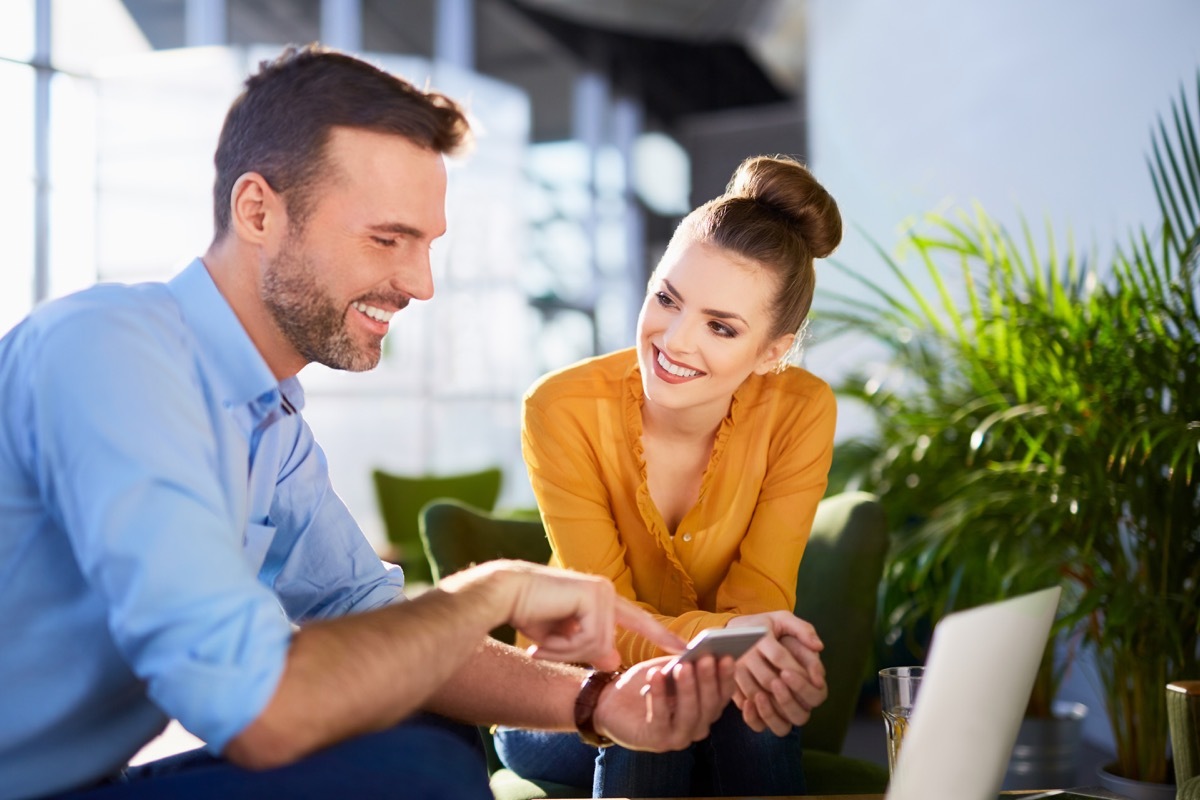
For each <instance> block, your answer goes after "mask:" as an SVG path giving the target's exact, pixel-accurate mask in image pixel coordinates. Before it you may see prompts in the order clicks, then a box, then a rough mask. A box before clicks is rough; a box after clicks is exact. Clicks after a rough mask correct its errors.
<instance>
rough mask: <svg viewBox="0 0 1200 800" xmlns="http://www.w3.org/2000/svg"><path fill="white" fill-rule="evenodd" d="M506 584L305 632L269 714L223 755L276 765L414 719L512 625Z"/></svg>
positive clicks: (489, 582)
mask: <svg viewBox="0 0 1200 800" xmlns="http://www.w3.org/2000/svg"><path fill="white" fill-rule="evenodd" d="M501 580H503V578H502V577H496V576H494V577H491V578H486V579H484V580H481V581H479V582H477V583H473V584H470V585H468V586H465V587H461V588H460V589H459V590H458V591H455V592H453V593H450V592H445V591H442V590H440V589H432V590H430V591H429V592H426V593H425V594H423V595H421V596H420V597H418V598H416V599H414V600H412V601H409V602H407V603H402V604H400V605H395V606H389V607H387V608H383V609H379V610H376V611H370V612H366V613H363V614H356V615H352V616H349V617H343V618H340V619H336V620H328V621H322V622H317V623H313V624H311V625H309V626H307V627H305V628H303V629H301V630H300V631H299V632H298V633H297V634H296V635H295V637H294V638H293V641H292V646H291V648H290V649H289V653H288V660H287V665H286V667H285V669H284V675H283V678H282V679H281V680H280V683H279V686H278V687H277V688H276V691H275V694H274V696H273V697H272V699H271V701H270V702H269V703H268V705H267V708H266V709H265V710H264V711H263V713H262V714H260V715H259V717H258V719H256V720H255V721H254V722H253V723H251V724H250V725H249V726H248V727H247V728H246V729H245V730H243V731H242V733H241V734H239V735H238V736H237V737H236V738H235V739H234V740H233V741H232V742H230V744H229V746H228V747H227V748H226V755H227V756H228V757H229V758H230V759H231V760H233V761H234V762H236V763H241V764H245V765H247V766H260V767H268V766H275V765H278V764H284V763H288V762H290V761H292V760H294V759H296V758H299V757H301V756H303V755H305V754H307V753H309V752H312V751H313V750H316V749H318V748H320V747H324V746H326V745H328V744H332V743H333V742H337V741H341V740H342V739H345V738H347V737H349V736H353V735H357V734H360V733H364V732H367V731H372V730H380V729H383V728H386V727H388V726H390V725H393V724H395V723H396V722H398V721H399V720H401V719H403V718H404V717H406V716H408V715H409V714H411V713H412V712H414V711H415V710H417V709H418V708H420V707H422V706H423V705H425V704H426V703H428V701H429V699H430V697H431V695H433V693H434V691H435V689H437V688H438V687H440V686H442V685H443V684H444V683H445V682H446V681H447V680H448V679H449V678H450V677H451V676H452V675H454V674H455V673H456V672H458V671H459V670H461V669H462V668H463V666H464V665H465V664H467V663H468V662H469V661H471V660H472V657H473V656H474V654H475V653H476V652H477V651H478V650H479V649H480V648H481V646H482V642H483V640H484V638H486V635H487V632H488V631H489V630H491V629H492V628H493V627H495V626H496V625H498V624H500V623H502V622H504V621H505V618H506V617H507V610H506V608H505V607H504V604H503V602H502V601H501V599H500V598H501V596H502V592H501V591H499V590H498V588H497V586H496V584H497V583H498V582H499V581H501Z"/></svg>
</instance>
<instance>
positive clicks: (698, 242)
mask: <svg viewBox="0 0 1200 800" xmlns="http://www.w3.org/2000/svg"><path fill="white" fill-rule="evenodd" d="M840 239H841V217H840V215H839V214H838V210H837V204H836V203H835V202H834V200H833V198H832V197H830V196H829V194H828V193H827V192H826V191H825V190H824V188H822V187H821V185H820V184H818V183H817V181H816V180H815V179H814V178H813V177H812V175H811V174H810V173H809V172H808V171H807V170H806V169H805V168H804V167H803V166H802V165H801V164H799V163H797V162H795V161H793V160H790V159H786V158H767V157H757V158H751V159H748V160H747V161H745V162H743V163H742V164H741V166H739V167H738V170H737V172H736V173H735V174H734V176H733V179H732V181H731V182H730V184H729V188H728V189H727V191H726V192H725V194H724V195H722V196H721V197H718V198H716V199H715V200H712V201H710V202H709V203H706V204H705V205H703V206H701V207H700V208H698V209H696V210H695V211H693V212H692V213H691V214H689V215H688V216H687V218H685V219H684V221H683V222H682V223H681V224H680V225H679V227H678V229H677V230H676V231H675V234H674V236H673V237H672V239H671V242H670V245H669V246H668V248H667V251H666V253H665V254H664V255H663V258H662V260H661V261H660V262H659V264H658V267H657V269H656V270H655V272H654V275H653V276H652V277H651V279H650V284H649V290H648V292H647V296H646V300H645V303H644V305H643V307H642V311H641V314H640V315H639V317H638V326H637V344H636V346H635V347H634V348H632V349H629V350H623V351H619V352H616V353H611V354H609V355H606V356H601V357H598V358H594V359H589V360H586V361H583V362H581V363H579V364H576V365H574V366H571V367H568V368H566V369H564V370H561V371H559V372H557V373H553V374H551V375H548V376H546V377H544V378H543V379H541V380H540V381H539V382H538V383H537V384H535V385H534V387H533V388H532V389H531V390H530V392H529V393H528V395H527V396H526V399H525V409H524V420H523V427H522V431H523V433H522V436H523V448H524V453H525V458H526V462H527V465H528V468H529V474H530V478H531V480H532V483H533V489H534V493H535V494H536V496H537V500H538V506H539V507H540V508H541V511H542V517H543V520H544V521H545V524H546V531H547V534H548V536H549V538H550V543H551V545H552V547H553V550H554V556H553V560H552V563H556V564H560V565H563V566H567V567H571V568H573V569H578V570H581V571H584V572H589V573H594V574H598V575H604V576H607V577H608V578H610V579H611V580H612V581H613V583H614V584H615V585H616V587H617V589H618V591H620V592H621V593H622V594H623V595H625V596H626V597H629V598H631V599H634V600H636V601H637V602H638V603H639V604H641V605H642V606H643V607H644V608H646V609H648V610H649V611H651V612H652V613H654V614H655V615H657V616H658V617H659V619H660V620H661V621H662V622H663V623H664V624H666V625H667V626H668V627H670V628H671V629H672V630H673V631H675V632H676V633H677V634H679V635H680V636H681V637H682V638H684V639H690V638H691V637H692V636H694V635H695V634H697V633H698V632H700V631H701V630H704V629H706V628H720V627H736V626H741V625H765V626H767V627H768V628H769V630H770V635H768V636H766V637H764V638H763V639H762V640H760V641H759V643H758V644H757V645H755V647H754V649H752V650H751V651H750V652H749V653H748V654H747V655H746V656H744V657H742V658H741V659H739V661H738V666H737V682H738V691H737V694H736V695H735V698H734V699H735V703H734V704H731V705H730V707H729V708H728V709H727V710H726V713H725V715H724V716H723V717H722V718H721V719H720V720H718V722H717V723H716V724H714V726H713V727H712V730H711V732H710V736H709V738H708V739H707V740H705V741H703V742H699V743H697V744H694V745H692V746H691V747H690V748H689V749H687V750H684V751H682V752H677V753H665V754H647V753H636V752H632V751H628V750H624V749H622V748H619V747H611V748H604V749H600V750H599V751H598V752H597V749H596V748H594V747H588V746H586V745H584V744H583V743H582V742H581V741H579V740H578V738H576V737H574V736H572V735H567V734H549V733H543V732H534V731H523V730H514V729H501V730H500V731H499V732H498V734H497V747H498V750H499V752H500V755H501V758H502V759H503V760H504V761H505V763H506V764H507V765H508V766H509V767H511V768H512V769H514V770H515V771H517V772H518V773H519V774H521V775H522V776H524V777H527V778H539V779H544V780H554V781H558V782H563V783H570V784H574V785H587V783H589V782H590V783H592V785H593V793H594V795H595V796H597V797H612V796H658V797H666V796H679V795H689V794H706V795H727V794H800V793H803V791H804V778H803V772H802V769H801V764H800V743H799V741H800V740H799V737H800V731H799V728H798V727H797V726H798V725H801V724H803V723H804V722H805V721H807V719H808V714H809V712H810V711H811V710H812V707H813V706H815V705H816V704H818V703H820V702H821V701H822V700H824V698H825V694H826V689H825V683H824V670H823V668H822V667H821V664H820V658H819V655H818V651H819V650H820V648H821V643H820V640H819V638H818V637H817V636H816V634H815V632H814V631H813V630H812V627H811V626H809V625H808V624H807V623H805V622H803V621H802V620H799V619H798V618H796V617H795V616H794V615H793V614H792V608H793V607H794V605H795V599H796V598H795V586H796V573H797V571H798V569H799V564H800V557H801V555H802V553H803V552H804V547H805V544H806V543H807V540H808V535H809V532H810V530H811V527H812V521H813V516H814V515H815V513H816V507H817V502H818V501H819V500H820V499H821V496H822V495H823V494H824V491H825V486H826V483H827V475H828V471H829V464H830V459H831V456H832V450H833V430H834V419H835V406H834V399H833V393H832V392H831V391H830V389H829V387H828V385H826V384H825V383H824V382H823V381H821V380H820V379H818V378H816V377H815V376H813V375H812V374H810V373H808V372H806V371H804V370H802V369H800V368H798V367H794V366H788V363H787V357H788V355H789V354H790V353H791V352H792V351H793V350H794V349H796V347H797V345H798V343H799V336H800V334H801V332H802V328H803V324H804V321H805V319H806V317H807V315H808V310H809V307H810V305H811V303H812V295H813V288H814V283H815V274H814V269H813V259H814V258H821V257H824V256H826V255H828V254H829V253H830V252H832V251H833V249H834V247H836V246H837V244H838V242H839V241H840ZM617 649H618V651H619V653H620V656H621V660H622V664H623V665H625V666H629V665H631V664H635V663H637V662H640V661H644V660H646V659H649V658H653V657H656V656H660V655H663V653H662V651H661V650H659V649H658V648H657V647H656V646H655V645H654V644H653V643H651V642H649V641H647V640H646V639H644V638H643V637H641V636H639V635H637V634H634V633H631V632H628V631H618V635H617ZM593 768H594V769H593Z"/></svg>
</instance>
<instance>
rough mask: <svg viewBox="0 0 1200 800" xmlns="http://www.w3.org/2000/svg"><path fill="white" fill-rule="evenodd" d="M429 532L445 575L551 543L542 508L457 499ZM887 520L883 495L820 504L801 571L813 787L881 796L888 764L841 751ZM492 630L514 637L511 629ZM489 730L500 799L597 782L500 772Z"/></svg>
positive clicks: (533, 554)
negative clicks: (815, 653)
mask: <svg viewBox="0 0 1200 800" xmlns="http://www.w3.org/2000/svg"><path fill="white" fill-rule="evenodd" d="M420 535H421V538H422V540H423V541H424V544H425V550H426V553H427V555H428V558H429V560H430V562H431V563H432V564H433V568H434V571H435V574H436V577H437V578H439V579H440V578H441V577H443V576H445V575H449V574H450V573H453V572H457V571H458V570H460V569H464V568H465V567H468V566H470V565H471V564H473V563H478V562H482V561H488V560H491V559H495V558H519V559H523V560H526V561H537V562H545V561H546V560H547V559H548V558H549V557H550V545H549V543H548V542H547V541H546V535H545V530H544V529H543V528H542V524H541V520H540V518H539V517H537V516H536V515H529V516H526V517H524V518H513V517H507V518H500V517H496V516H493V515H491V514H488V513H484V512H482V511H480V510H478V509H472V508H471V507H469V506H467V505H465V504H462V503H456V502H452V501H434V502H431V503H429V504H428V505H426V506H425V507H424V508H423V509H422V511H421V525H420ZM887 546H888V536H887V525H886V521H885V519H884V515H883V509H882V507H881V506H880V504H879V501H878V500H877V499H876V498H875V496H874V495H871V494H867V493H865V492H848V493H845V494H840V495H835V496H833V497H828V498H826V499H824V500H822V501H821V504H820V505H819V506H818V508H817V516H816V520H815V521H814V523H813V530H812V536H811V537H810V539H809V542H808V548H807V550H806V551H805V554H804V558H803V560H802V562H801V565H800V574H799V576H798V577H797V581H796V583H797V596H796V613H797V614H798V615H799V616H801V617H803V618H804V619H806V620H808V621H809V622H811V623H812V624H813V625H814V626H815V627H816V629H817V632H818V633H819V634H820V635H821V639H822V640H823V641H824V643H825V651H824V652H823V653H822V655H821V658H822V661H823V662H824V664H825V668H826V679H827V682H828V684H829V697H828V699H827V700H826V701H825V703H823V704H822V705H821V706H820V707H818V708H817V709H816V710H815V711H814V712H813V715H812V718H811V719H810V720H809V722H808V724H807V725H806V726H805V728H804V737H803V741H804V771H805V776H806V778H807V781H808V791H809V792H810V793H811V794H870V793H881V792H883V791H884V790H885V789H886V787H887V779H888V774H887V769H886V768H885V767H881V766H879V765H877V764H873V763H871V762H867V761H863V760H860V759H855V758H850V757H848V756H843V755H841V749H842V744H843V742H844V741H845V738H846V731H847V729H848V728H849V725H850V721H851V719H852V718H853V716H854V711H855V708H856V706H857V702H858V695H859V691H860V689H861V688H862V685H863V682H864V679H865V678H866V672H867V668H868V662H869V659H870V654H871V648H872V641H873V639H872V634H873V632H874V624H875V598H876V589H877V587H878V584H879V579H880V577H881V575H882V574H883V559H884V555H885V553H886V551H887ZM493 635H494V636H496V637H497V638H499V639H501V640H502V641H508V642H511V641H512V630H511V629H510V628H504V629H497V630H496V631H493ZM490 738H491V737H490V736H485V737H484V743H485V746H486V749H487V750H488V758H489V766H490V767H491V768H492V770H493V774H492V790H493V792H494V793H495V794H496V797H497V798H498V799H499V800H527V799H528V798H540V797H586V796H588V795H589V794H590V789H587V788H583V787H570V786H562V785H559V784H551V783H548V782H543V781H530V780H526V779H524V778H521V777H520V776H518V775H516V774H515V773H513V772H511V771H510V770H506V769H501V768H500V766H501V765H500V764H499V762H498V761H497V760H496V759H495V752H494V751H493V750H492V749H491V741H490Z"/></svg>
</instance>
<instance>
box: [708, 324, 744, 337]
mask: <svg viewBox="0 0 1200 800" xmlns="http://www.w3.org/2000/svg"><path fill="white" fill-rule="evenodd" d="M708 327H709V328H711V329H712V331H713V333H715V334H717V335H718V336H724V337H725V338H726V339H732V338H733V337H735V336H737V331H735V330H734V329H733V328H731V327H729V326H728V325H726V324H724V323H722V322H710V323H708Z"/></svg>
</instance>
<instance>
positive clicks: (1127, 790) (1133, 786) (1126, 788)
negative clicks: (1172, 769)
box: [1096, 761, 1176, 800]
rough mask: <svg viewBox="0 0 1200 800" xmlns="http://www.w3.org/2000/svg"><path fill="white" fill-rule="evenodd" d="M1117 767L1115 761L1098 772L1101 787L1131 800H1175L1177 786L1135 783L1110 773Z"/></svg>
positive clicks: (1145, 782) (1146, 782)
mask: <svg viewBox="0 0 1200 800" xmlns="http://www.w3.org/2000/svg"><path fill="white" fill-rule="evenodd" d="M1115 766H1116V762H1115V761H1114V762H1113V763H1111V764H1108V765H1107V766H1104V767H1101V768H1100V769H1098V770H1096V775H1097V777H1099V778H1100V785H1101V786H1103V787H1104V788H1105V789H1108V790H1109V791H1110V792H1115V793H1117V794H1119V795H1124V796H1125V797H1128V798H1129V799H1130V800H1175V788H1176V787H1175V784H1174V783H1173V782H1172V783H1150V782H1149V781H1135V780H1133V779H1132V778H1123V777H1121V776H1120V775H1116V774H1114V773H1112V772H1109V769H1110V768H1112V767H1115Z"/></svg>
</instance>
